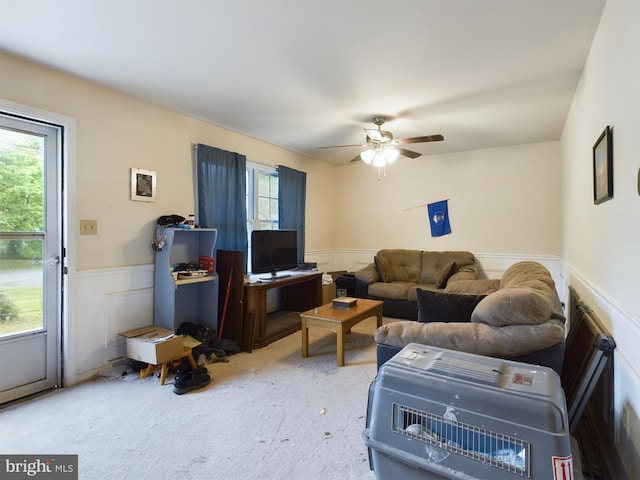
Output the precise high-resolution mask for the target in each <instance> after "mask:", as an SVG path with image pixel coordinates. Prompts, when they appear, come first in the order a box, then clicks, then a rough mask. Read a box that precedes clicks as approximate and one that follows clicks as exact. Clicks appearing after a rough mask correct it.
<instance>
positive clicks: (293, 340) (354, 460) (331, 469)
mask: <svg viewBox="0 0 640 480" xmlns="http://www.w3.org/2000/svg"><path fill="white" fill-rule="evenodd" d="M385 321H387V319H385ZM374 331H375V318H370V319H367V320H365V321H364V322H362V323H360V324H359V325H357V326H356V327H354V329H353V331H352V333H350V334H349V335H347V341H346V344H345V361H346V365H345V366H344V367H337V366H336V346H335V338H336V337H335V334H333V333H332V332H330V331H329V330H324V329H319V328H312V329H310V346H309V352H310V357H309V358H306V359H303V358H301V356H300V337H301V334H300V332H297V333H295V334H293V335H290V336H289V337H287V338H284V339H282V340H279V341H277V342H275V343H273V344H271V345H269V346H267V347H265V348H262V349H258V350H254V352H253V353H251V354H247V353H240V354H237V355H233V356H231V357H229V362H228V363H214V364H209V365H207V368H208V370H209V373H210V375H211V377H212V381H211V383H210V384H209V385H208V386H207V387H206V388H204V389H201V390H196V391H193V392H190V393H187V394H184V395H176V394H174V393H173V391H172V389H173V386H172V385H171V382H172V379H170V381H169V382H167V384H165V385H164V386H160V385H159V379H158V378H153V379H140V378H137V377H130V378H135V379H134V380H133V381H126V380H124V379H121V378H116V379H105V378H98V379H95V380H91V381H89V382H85V383H83V384H80V385H76V386H74V387H71V388H64V389H59V390H57V391H54V392H52V393H49V394H46V395H44V396H40V397H38V398H34V399H31V400H29V401H26V402H23V403H20V404H17V405H13V406H10V407H6V408H4V409H0V425H1V426H2V428H1V429H0V452H2V453H3V454H56V453H57V454H78V455H79V478H80V479H90V480H102V479H105V480H106V479H136V480H142V479H154V480H160V479H181V480H182V479H209V478H215V479H226V480H233V479H253V478H256V479H258V478H259V479H278V480H280V479H305V480H311V479H323V480H327V479H329V480H330V479H336V480H337V479H369V480H371V479H374V478H375V474H374V473H373V472H371V471H370V470H369V463H368V457H367V449H366V447H365V445H364V444H363V443H362V441H361V438H360V435H361V433H362V432H363V430H364V428H365V419H366V408H367V394H368V388H369V385H370V383H371V381H372V379H373V378H374V376H375V374H376V362H375V359H376V354H375V344H374V342H373V338H372V335H373V333H374Z"/></svg>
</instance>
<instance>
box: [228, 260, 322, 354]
mask: <svg viewBox="0 0 640 480" xmlns="http://www.w3.org/2000/svg"><path fill="white" fill-rule="evenodd" d="M221 284H222V285H223V284H224V282H221ZM272 289H280V292H279V293H280V294H281V295H280V300H281V302H280V308H279V309H278V310H277V311H275V312H271V313H268V314H267V292H268V291H269V290H272ZM321 304H322V273H320V272H293V273H292V274H291V275H290V276H288V277H284V278H277V279H275V280H269V281H265V282H256V283H251V284H246V285H244V321H243V331H244V335H243V341H242V348H243V350H245V351H248V352H250V351H251V350H252V349H253V348H260V347H264V346H266V345H268V344H269V343H271V342H273V341H275V340H278V339H280V338H283V337H286V336H287V335H290V334H292V333H294V332H296V331H298V330H300V312H304V311H305V310H309V309H311V308H314V307H317V306H319V305H321Z"/></svg>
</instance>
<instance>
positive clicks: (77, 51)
mask: <svg viewBox="0 0 640 480" xmlns="http://www.w3.org/2000/svg"><path fill="white" fill-rule="evenodd" d="M604 4H605V0H394V1H383V0H269V1H259V0H57V1H51V0H0V49H3V50H5V51H7V52H9V53H13V54H16V55H19V56H24V57H26V58H29V59H32V60H34V61H37V62H41V63H43V64H46V65H49V66H52V67H54V68H57V69H60V70H63V71H66V72H69V73H72V74H74V75H78V76H80V77H83V78H86V79H89V80H92V81H95V82H97V83H100V84H102V85H105V86H107V87H109V88H112V89H115V90H118V91H121V92H124V93H127V94H130V95H133V96H135V97H138V98H141V99H144V100H147V101H150V102H153V103H156V104H159V105H162V106H165V107H168V108H170V109H173V110H176V111H179V112H182V113H185V114H188V115H191V116H194V117H197V118H200V119H203V120H206V121H208V122H211V123H214V124H216V125H219V126H222V127H225V128H228V129H230V130H233V131H237V132H240V133H242V134H245V135H248V136H250V137H253V138H257V139H260V140H263V141H266V142H269V143H272V144H274V145H278V146H281V147H284V148H287V149H290V150H293V151H295V152H299V153H302V154H304V155H308V156H311V157H316V158H321V159H324V160H326V161H329V162H332V163H335V164H346V163H348V162H349V160H350V159H351V158H353V157H354V156H355V155H357V154H358V152H359V148H358V147H351V148H336V149H328V150H318V147H320V146H326V145H342V144H359V143H362V142H364V139H365V135H364V133H363V131H362V129H363V128H375V127H374V125H373V124H372V123H371V119H372V117H374V116H376V115H384V116H387V117H388V118H389V121H388V122H387V124H386V125H385V129H387V130H390V131H392V132H393V133H394V135H395V137H396V138H406V137H414V136H422V135H428V134H434V133H441V134H442V135H444V137H445V141H444V142H439V143H427V144H414V145H410V146H409V147H410V148H411V149H412V150H415V151H417V152H420V153H422V154H425V155H428V154H435V153H445V152H454V151H462V150H472V149H479V148H487V147H496V146H503V145H514V144H524V143H531V142H540V141H549V140H557V139H559V138H560V134H561V132H562V127H563V125H564V121H565V118H566V115H567V112H568V109H569V106H570V102H571V99H572V97H573V93H574V91H575V87H576V85H577V82H578V79H579V77H580V74H581V72H582V68H583V66H584V62H585V59H586V57H587V54H588V51H589V48H590V46H591V42H592V39H593V37H594V34H595V31H596V28H597V26H598V23H599V20H600V16H601V14H602V10H603V7H604ZM1 81H2V76H1V74H0V82H1ZM196 140H197V139H196ZM422 158H424V157H422ZM256 160H257V159H256Z"/></svg>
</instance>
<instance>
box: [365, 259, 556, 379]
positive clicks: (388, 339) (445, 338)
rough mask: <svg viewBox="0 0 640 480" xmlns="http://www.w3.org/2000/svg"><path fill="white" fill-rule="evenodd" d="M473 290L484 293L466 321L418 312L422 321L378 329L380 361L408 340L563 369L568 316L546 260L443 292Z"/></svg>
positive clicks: (452, 285)
mask: <svg viewBox="0 0 640 480" xmlns="http://www.w3.org/2000/svg"><path fill="white" fill-rule="evenodd" d="M472 294H473V295H477V294H483V295H486V296H484V297H483V298H481V299H479V302H478V303H477V304H476V305H475V306H474V307H473V308H472V311H471V312H470V318H469V319H468V321H459V320H458V321H454V322H450V321H449V319H448V318H445V317H446V315H445V314H442V317H443V318H440V319H438V318H435V319H434V318H431V319H428V320H423V319H422V318H420V317H421V315H419V318H418V320H420V321H418V322H407V321H400V322H393V323H388V324H386V325H383V326H382V327H380V328H379V329H378V330H377V331H376V333H375V340H376V342H377V343H378V364H379V365H381V364H382V363H384V361H386V359H388V358H390V357H391V356H392V355H393V354H394V353H395V352H397V351H399V350H400V349H401V348H403V347H404V346H406V345H408V344H409V343H419V344H422V345H431V346H434V347H441V348H448V349H452V350H458V351H463V352H469V353H475V354H479V355H487V356H492V357H500V358H507V359H511V360H518V361H523V362H527V363H534V364H537V365H544V366H547V367H550V368H553V369H555V370H556V371H557V372H558V373H560V371H561V368H562V361H563V358H564V345H565V343H564V342H565V315H564V313H563V310H562V304H561V302H560V299H559V298H558V294H557V292H556V289H555V283H554V281H553V278H552V277H551V274H550V273H549V271H548V270H547V269H546V268H545V267H544V266H543V265H542V264H540V263H538V262H531V261H524V262H518V263H516V264H514V265H512V266H511V267H509V268H508V269H507V270H506V271H505V272H504V274H503V276H502V278H501V279H499V280H498V279H495V280H462V281H455V282H450V283H449V285H448V286H447V287H446V289H445V291H444V293H443V294H441V296H445V297H451V298H449V299H448V300H449V302H450V304H452V303H453V301H454V300H452V299H455V298H456V296H458V298H461V299H462V300H460V301H463V300H466V297H468V296H470V295H472ZM419 295H420V299H422V293H420V292H419ZM430 295H431V296H432V297H433V296H434V295H433V294H430ZM419 303H420V302H419ZM423 322H429V323H423ZM385 347H388V348H385Z"/></svg>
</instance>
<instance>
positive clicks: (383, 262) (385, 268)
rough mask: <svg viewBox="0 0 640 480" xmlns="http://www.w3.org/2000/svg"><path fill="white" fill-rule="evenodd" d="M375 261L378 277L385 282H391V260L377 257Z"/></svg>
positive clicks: (374, 258)
mask: <svg viewBox="0 0 640 480" xmlns="http://www.w3.org/2000/svg"><path fill="white" fill-rule="evenodd" d="M373 261H374V262H375V264H376V269H377V270H378V275H380V278H381V279H382V281H383V282H390V281H391V280H392V278H391V264H390V263H389V260H388V259H387V258H385V257H379V256H377V255H376V256H375V257H373Z"/></svg>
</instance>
